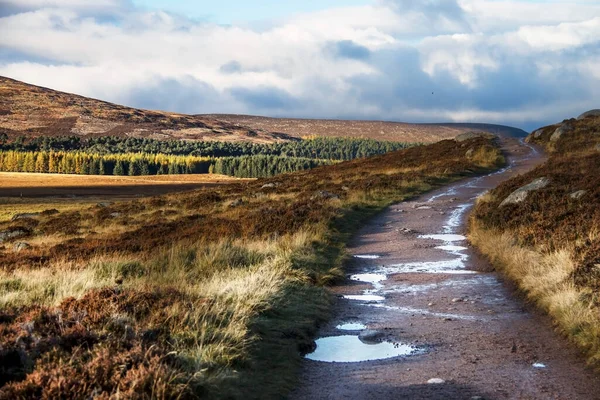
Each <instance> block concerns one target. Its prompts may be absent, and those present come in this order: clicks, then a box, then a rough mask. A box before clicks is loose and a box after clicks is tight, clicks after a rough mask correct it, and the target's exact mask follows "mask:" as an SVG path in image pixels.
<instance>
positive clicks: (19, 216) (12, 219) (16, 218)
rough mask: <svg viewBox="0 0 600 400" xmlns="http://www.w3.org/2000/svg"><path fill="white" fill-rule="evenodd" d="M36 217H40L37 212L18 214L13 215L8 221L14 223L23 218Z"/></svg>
mask: <svg viewBox="0 0 600 400" xmlns="http://www.w3.org/2000/svg"><path fill="white" fill-rule="evenodd" d="M38 215H40V213H39V212H35V213H20V214H15V215H13V217H12V218H11V219H10V220H11V221H16V220H18V219H24V218H35V217H37V216H38Z"/></svg>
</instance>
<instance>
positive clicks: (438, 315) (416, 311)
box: [371, 304, 483, 321]
mask: <svg viewBox="0 0 600 400" xmlns="http://www.w3.org/2000/svg"><path fill="white" fill-rule="evenodd" d="M371 307H376V308H383V309H386V310H393V311H398V312H400V313H402V314H415V315H421V316H431V317H436V318H448V319H460V320H463V321H477V320H482V319H483V318H478V317H474V316H472V315H460V314H451V313H440V312H433V311H429V310H424V309H421V308H413V307H398V306H386V305H384V304H371Z"/></svg>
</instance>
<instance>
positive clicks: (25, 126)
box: [0, 76, 526, 143]
mask: <svg viewBox="0 0 600 400" xmlns="http://www.w3.org/2000/svg"><path fill="white" fill-rule="evenodd" d="M473 130H477V131H487V132H491V133H496V134H507V135H511V136H525V135H526V132H524V131H522V130H520V129H517V128H511V127H506V126H501V125H489V124H455V123H444V124H408V123H403V122H386V121H353V120H327V119H298V118H268V117H261V116H250V115H232V114H204V115H186V114H178V113H172V112H164V111H150V110H142V109H136V108H131V107H125V106H121V105H117V104H113V103H108V102H105V101H101V100H95V99H91V98H88V97H83V96H79V95H75V94H70V93H64V92H59V91H56V90H52V89H48V88H44V87H40V86H34V85H30V84H27V83H24V82H20V81H17V80H14V79H10V78H6V77H1V76H0V133H6V134H8V135H9V136H10V137H16V136H21V135H23V136H27V137H37V136H70V135H78V136H82V137H98V136H120V137H147V138H152V139H161V140H169V139H171V140H204V141H226V142H241V141H245V142H254V143H270V142H278V141H287V140H297V139H298V138H301V137H308V136H328V137H340V136H344V137H357V138H371V139H376V140H387V141H397V142H423V143H428V142H436V141H439V140H444V139H451V138H454V137H455V136H456V135H459V134H461V133H464V132H468V131H473Z"/></svg>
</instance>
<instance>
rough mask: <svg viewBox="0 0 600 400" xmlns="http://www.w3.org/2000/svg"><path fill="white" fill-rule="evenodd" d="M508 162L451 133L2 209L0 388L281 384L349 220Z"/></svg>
mask: <svg viewBox="0 0 600 400" xmlns="http://www.w3.org/2000/svg"><path fill="white" fill-rule="evenodd" d="M471 150H473V151H471ZM466 154H480V156H478V157H477V158H475V157H467V155H466ZM502 162H503V158H502V156H501V154H500V152H499V150H498V149H497V148H495V147H494V145H493V143H492V142H490V141H489V140H487V139H483V138H476V139H472V140H469V141H466V142H462V143H456V142H454V141H443V142H439V143H436V144H433V145H430V146H420V147H414V148H410V149H406V150H402V151H398V152H391V153H387V154H385V155H381V156H376V157H372V158H367V159H360V160H354V161H349V162H343V163H337V164H334V165H330V166H324V167H319V168H315V169H313V170H311V171H301V172H295V173H291V174H287V175H282V176H277V177H273V178H269V179H262V180H257V181H252V182H244V183H239V184H231V185H228V186H222V187H218V188H215V189H210V190H209V189H204V190H197V191H194V192H187V193H180V194H171V195H165V196H160V197H154V198H149V199H142V200H138V201H132V202H121V203H115V204H109V205H98V206H93V207H88V208H81V209H80V210H76V211H64V212H60V213H58V214H56V213H55V212H44V213H42V214H41V215H39V216H36V217H33V218H22V219H17V220H15V221H10V222H5V223H2V224H0V232H21V235H22V236H21V237H12V238H10V239H5V243H4V246H5V247H4V248H3V249H2V250H1V251H0V269H1V272H0V378H1V379H2V381H1V382H0V384H4V385H3V387H2V389H0V397H2V398H81V397H89V396H97V397H110V396H120V397H127V398H182V399H183V398H198V397H208V398H228V399H229V398H244V399H246V398H281V397H282V396H283V395H284V394H285V393H286V391H287V390H289V389H290V388H291V387H292V386H293V384H294V374H295V372H296V370H297V368H298V366H299V363H300V361H301V359H302V358H301V357H302V354H304V353H306V352H308V351H309V350H310V348H311V346H312V343H313V342H312V337H313V335H314V334H315V332H316V329H317V327H318V324H319V323H320V322H322V321H324V320H325V319H326V318H327V316H328V313H329V296H328V294H327V291H326V290H325V289H324V285H326V284H328V283H329V282H332V281H334V280H335V279H337V278H339V277H340V276H341V275H342V269H341V266H342V262H343V259H344V244H345V243H346V241H347V240H348V238H349V237H350V235H351V234H352V233H353V230H354V229H356V227H358V226H360V223H361V222H362V221H364V220H365V219H366V218H369V217H370V216H372V215H373V214H374V213H376V212H378V211H380V210H381V209H383V208H384V207H386V206H387V205H389V204H391V203H392V202H397V201H401V200H403V199H406V198H408V197H411V196H414V195H417V194H419V193H422V192H424V191H426V190H429V189H432V188H434V187H437V186H439V185H441V184H443V183H446V182H448V181H452V180H456V179H460V178H461V177H464V176H468V175H472V174H476V173H482V172H484V171H488V170H489V169H490V168H495V167H497V166H498V165H500V164H501V163H502ZM23 241H27V242H28V243H29V244H30V245H31V246H32V247H31V248H26V249H24V250H19V251H17V250H16V249H14V244H15V243H16V242H23Z"/></svg>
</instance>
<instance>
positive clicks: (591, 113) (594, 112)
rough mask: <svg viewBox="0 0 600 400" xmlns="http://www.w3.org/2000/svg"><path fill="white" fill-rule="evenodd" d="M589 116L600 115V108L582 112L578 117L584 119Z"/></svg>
mask: <svg viewBox="0 0 600 400" xmlns="http://www.w3.org/2000/svg"><path fill="white" fill-rule="evenodd" d="M587 117H600V109H594V110H590V111H586V112H584V113H583V114H581V115H580V116H579V117H577V119H584V118H587Z"/></svg>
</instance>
